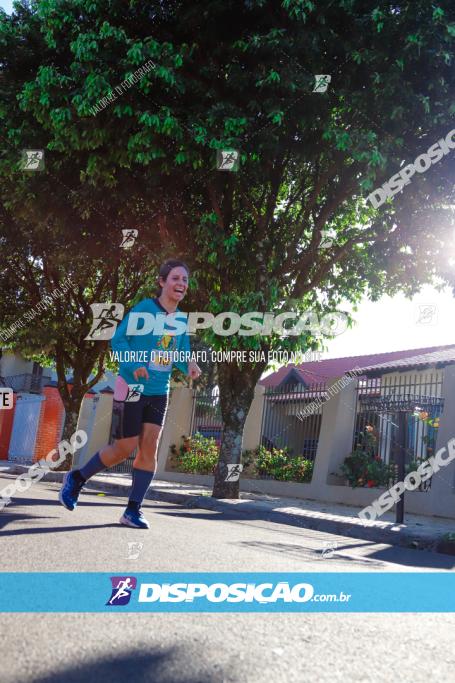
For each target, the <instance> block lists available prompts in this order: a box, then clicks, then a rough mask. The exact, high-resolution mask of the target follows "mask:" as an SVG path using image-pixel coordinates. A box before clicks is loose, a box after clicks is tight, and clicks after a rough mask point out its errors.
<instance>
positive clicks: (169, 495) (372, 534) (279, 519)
mask: <svg viewBox="0 0 455 683" xmlns="http://www.w3.org/2000/svg"><path fill="white" fill-rule="evenodd" d="M28 469H29V468H28V467H27V466H25V465H14V466H12V467H10V468H9V469H8V470H4V471H6V472H8V474H22V473H24V472H27V471H28ZM64 474H65V472H47V473H46V474H45V475H44V476H43V478H42V481H51V482H61V481H62V480H63V476H64ZM85 488H87V489H95V490H98V491H100V490H101V491H107V492H109V493H113V494H116V495H119V496H127V495H128V493H129V490H130V484H126V483H124V482H118V483H117V482H113V481H112V480H110V481H103V477H102V476H95V477H93V479H91V480H89V481H88V482H87V484H86V485H85ZM145 498H146V500H156V501H161V502H165V503H175V504H177V505H182V506H183V507H187V508H200V509H204V510H212V511H215V512H223V513H229V514H230V515H234V516H237V517H245V515H247V516H248V517H252V516H254V517H255V518H257V519H262V520H264V521H268V522H275V523H278V524H288V525H291V526H298V527H300V528H305V529H311V530H313V531H323V532H326V533H330V534H336V535H340V536H348V537H351V538H358V539H362V540H367V541H372V542H373V543H388V544H391V545H398V546H404V547H411V548H414V549H419V550H423V549H425V550H434V551H436V552H444V553H445V554H448V550H442V548H445V547H446V545H447V544H444V543H442V541H443V536H442V535H441V534H428V533H424V532H414V531H412V530H409V529H406V528H404V527H403V526H400V527H398V526H397V525H396V524H394V523H393V522H379V523H377V522H374V523H370V524H371V526H370V525H368V526H365V525H364V524H363V523H362V522H361V521H360V520H359V521H358V522H357V521H347V520H346V519H345V518H341V517H337V518H336V519H333V518H332V519H328V518H325V517H324V516H319V517H317V516H315V513H311V514H306V513H305V512H302V513H297V512H295V513H294V512H291V511H286V512H280V511H277V510H274V509H271V507H270V505H269V504H267V503H264V502H262V501H249V500H242V499H240V500H232V501H228V500H221V499H218V498H212V497H211V496H206V495H197V494H194V493H191V492H185V491H181V492H179V491H175V490H174V491H165V490H162V489H161V490H160V489H158V488H154V487H153V486H151V487H150V488H149V490H148V491H147V494H146V496H145ZM372 524H378V526H373V525H372ZM379 524H380V525H381V526H379ZM384 525H386V526H384ZM439 547H441V550H439ZM450 554H452V553H450ZM454 554H455V551H454Z"/></svg>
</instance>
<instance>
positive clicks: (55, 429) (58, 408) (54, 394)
mask: <svg viewBox="0 0 455 683" xmlns="http://www.w3.org/2000/svg"><path fill="white" fill-rule="evenodd" d="M43 396H44V398H45V400H44V401H43V402H42V404H41V412H40V418H39V425H38V432H37V435H36V444H35V453H34V456H33V461H34V462H36V460H42V459H43V458H45V457H46V455H47V454H48V453H49V451H52V449H54V448H56V447H57V444H58V442H59V441H60V434H61V428H62V424H63V420H64V415H65V409H64V407H63V402H62V399H61V397H60V394H59V391H58V389H57V388H56V387H44V388H43Z"/></svg>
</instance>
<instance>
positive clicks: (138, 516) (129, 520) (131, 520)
mask: <svg viewBox="0 0 455 683" xmlns="http://www.w3.org/2000/svg"><path fill="white" fill-rule="evenodd" d="M120 524H124V525H125V526H132V527H134V528H135V529H150V524H149V523H148V522H147V520H146V519H145V517H144V515H143V514H142V510H141V509H140V508H137V509H133V510H131V509H130V508H126V510H125V512H124V513H123V515H122V516H121V517H120Z"/></svg>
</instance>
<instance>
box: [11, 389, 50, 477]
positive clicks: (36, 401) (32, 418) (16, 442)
mask: <svg viewBox="0 0 455 683" xmlns="http://www.w3.org/2000/svg"><path fill="white" fill-rule="evenodd" d="M44 400H45V397H44V396H40V395H38V394H19V395H18V397H17V402H16V409H15V411H14V421H13V429H12V432H11V440H10V444H9V450H8V460H11V461H13V462H23V463H27V464H28V463H32V462H33V455H34V453H35V445H36V436H37V433H38V425H39V418H40V412H41V402H42V401H44Z"/></svg>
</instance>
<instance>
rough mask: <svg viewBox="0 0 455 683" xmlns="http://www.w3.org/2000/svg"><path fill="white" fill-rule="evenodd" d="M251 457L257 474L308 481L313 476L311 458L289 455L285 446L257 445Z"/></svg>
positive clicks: (280, 479)
mask: <svg viewBox="0 0 455 683" xmlns="http://www.w3.org/2000/svg"><path fill="white" fill-rule="evenodd" d="M248 455H249V456H250V457H251V455H252V457H253V463H254V470H255V472H256V473H257V475H258V476H259V477H260V476H264V475H265V476H269V477H273V479H277V480H278V481H300V482H310V481H311V477H312V476H313V466H314V463H313V461H312V460H308V459H307V458H304V457H303V456H299V455H297V456H290V455H289V453H288V451H287V449H286V448H281V449H280V448H272V449H271V450H268V449H267V448H265V447H264V446H258V448H257V449H255V451H253V453H252V454H251V455H250V453H248Z"/></svg>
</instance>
